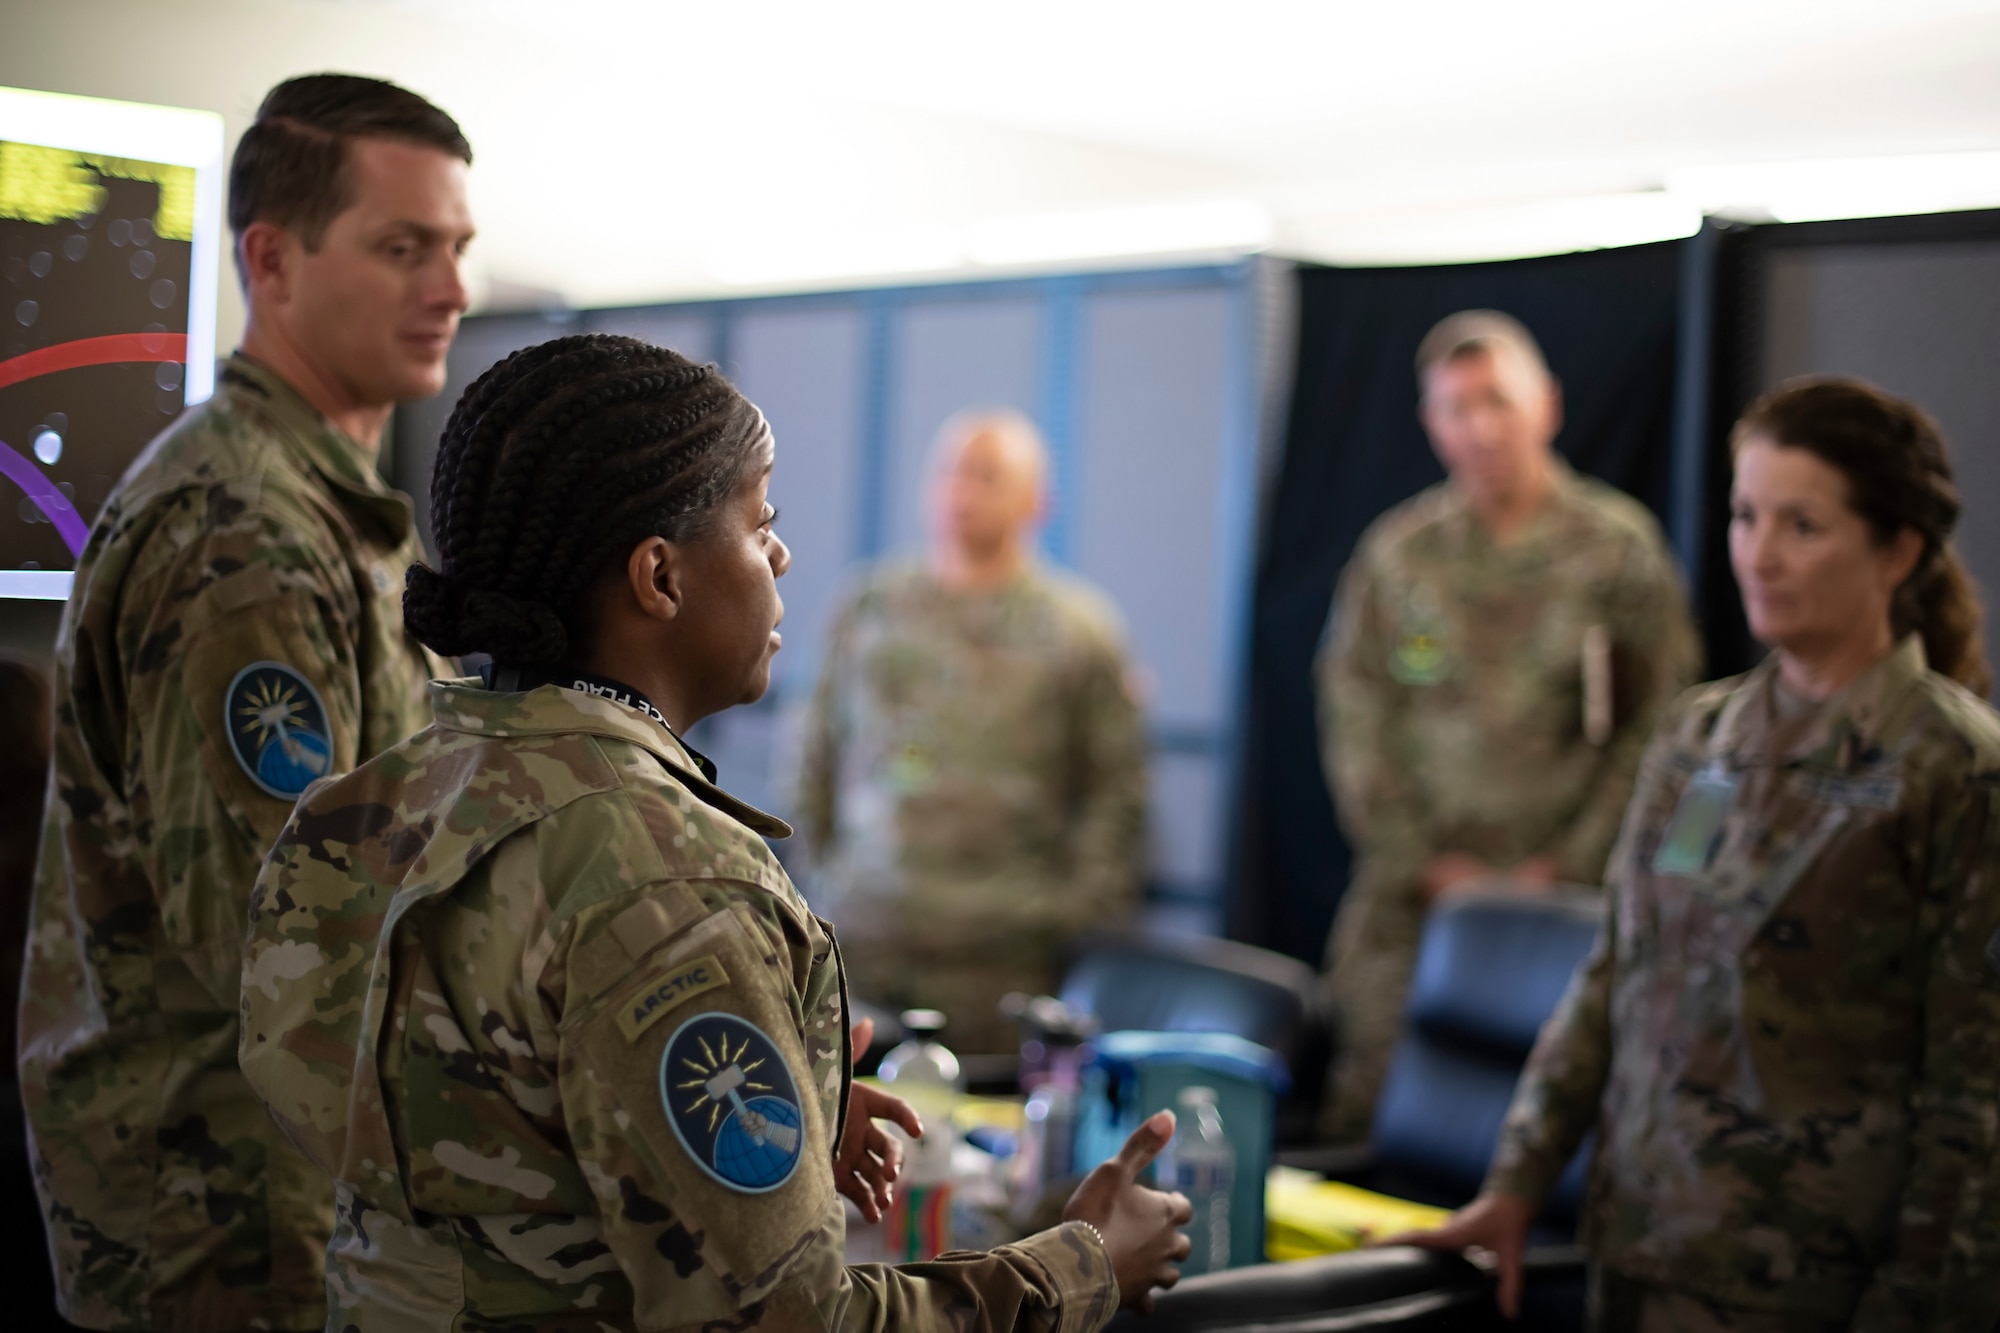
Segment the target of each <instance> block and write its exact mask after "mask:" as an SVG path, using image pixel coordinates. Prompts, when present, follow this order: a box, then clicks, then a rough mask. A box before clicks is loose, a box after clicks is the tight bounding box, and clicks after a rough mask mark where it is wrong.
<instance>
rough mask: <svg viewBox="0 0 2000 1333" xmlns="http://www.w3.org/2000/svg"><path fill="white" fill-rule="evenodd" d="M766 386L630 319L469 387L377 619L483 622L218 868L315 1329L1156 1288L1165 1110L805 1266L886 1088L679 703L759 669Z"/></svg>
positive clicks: (551, 1322) (995, 1304)
mask: <svg viewBox="0 0 2000 1333" xmlns="http://www.w3.org/2000/svg"><path fill="white" fill-rule="evenodd" d="M773 457H774V455H773V445H772V438H771V431H770V428H769V427H768V426H767V425H766V424H765V422H764V418H763V416H762V414H760V413H759V412H758V411H757V409H756V408H755V407H754V406H752V405H751V404H750V402H749V401H748V400H747V399H745V398H744V397H743V396H742V395H741V394H740V393H739V392H737V390H736V389H735V387H734V386H732V385H731V384H730V383H729V382H728V381H727V380H725V379H724V378H723V377H722V376H721V375H720V374H719V373H718V372H717V371H716V369H715V368H714V367H712V366H701V365H695V364H693V363H692V362H689V361H687V360H686V359H684V358H682V357H680V356H678V355H676V354H675V353H673V352H670V351H667V350H665V349H662V348H657V347H650V346H647V345H646V344H644V343H640V342H636V341H633V340H632V339H629V338H618V337H612V336H608V335H586V336H580V337H572V338H562V339H558V340H556V341H555V342H551V343H545V344H543V345H542V346H539V347H533V348H529V349H528V350H526V351H523V352H517V353H515V354H514V355H513V356H511V357H509V358H508V359H507V360H505V361H503V362H501V363H500V364H499V365H497V366H495V367H493V368H492V369H491V370H489V371H487V372H486V374H484V375H483V376H481V377H480V378H479V380H478V381H477V382H476V383H474V384H473V386H472V387H471V388H470V389H469V390H467V392H466V394H465V397H464V398H463V399H462V400H461V401H460V402H459V404H458V407H457V409H456V411H454V412H453V414H452V417H451V420H450V423H449V424H448V425H447V426H446V428H445V433H444V438H443V440H442V442H441V444H440V446H439V449H438V456H437V466H436V470H435V473H434V475H433V480H432V500H431V515H432V531H433V534H434V536H435V538H436V542H437V549H438V555H439V560H438V564H437V567H436V568H429V567H425V566H417V567H415V568H413V569H412V570H411V571H410V576H409V580H408V585H407V589H406V592H405V596H404V615H405V619H406V622H407V624H408V625H409V627H410V630H411V632H412V633H414V634H415V635H416V636H417V637H418V638H420V639H422V640H423V641H424V642H425V643H426V644H428V645H429V646H431V647H432V648H434V649H435V650H436V651H438V652H440V653H443V654H447V655H457V654H467V653H484V654H487V655H489V656H490V657H491V658H492V662H491V665H489V666H488V667H487V668H486V669H485V670H484V672H483V673H482V674H481V675H480V676H479V677H476V678H468V679H462V680H444V681H436V682H433V684H432V686H431V697H432V706H433V712H434V718H435V720H434V722H433V723H432V725H431V726H430V727H428V728H427V729H425V730H424V731H422V732H419V733H418V734H417V735H416V736H414V737H412V738H410V739H409V740H407V741H405V742H404V743H403V744H401V745H398V746H395V747H393V748H391V749H389V750H388V751H386V752H385V753H384V754H382V755H381V756H379V757H378V758H377V759H376V760H374V761H372V762H370V763H367V764H364V765H362V766H361V767H360V768H359V769H357V770H355V771H354V772H353V773H351V774H349V775H347V776H346V777H343V778H340V779H337V780H335V781H332V782H329V783H323V784H321V785H319V786H317V787H315V788H313V789H312V790H310V791H309V792H307V794H306V796H305V797H304V799H303V800H302V801H301V802H300V804H299V806H298V809H297V811H296V812H295V813H294V815H293V819H292V822H291V825H290V826H289V827H288V828H287V829H286V831H285V834H284V835H283V836H282V837H281V838H280V839H279V841H278V843H277V845H276V847H275V848H274V849H273V850H272V852H271V854H270V857H269V858H268V860H267V862H266V864H265V867H264V871H263V874H262V875H261V876H260V878H259V880H258V884H257V888H256V891H255V893H254V894H253V895H252V901H251V923H250V942H249V946H248V950H247V952H246V954H245V958H244V971H243V976H244V986H245V990H244V1020H243V1029H242V1030H243V1038H242V1046H241V1051H240V1055H241V1061H242V1066H243V1069H244V1072H245V1074H246V1076H247V1077H248V1078H249V1079H250V1082H251V1084H252V1085H253V1086H254V1087H256V1088H257V1090H258V1092H259V1094H260V1095H261V1096H262V1097H263V1098H264V1100H265V1101H266V1102H267V1103H269V1105H270V1108H271V1111H272V1114H273V1115H274V1116H275V1117H276V1118H277V1120H278V1122H279V1124H280V1125H281V1126H283V1127H284V1129H285V1132H286V1133H287V1134H288V1135H289V1136H290V1137H291V1139H292V1140H293V1141H294V1142H295V1143H297V1144H298V1145H299V1146H300V1148H302V1149H303V1150H304V1151H305V1153H306V1155H307V1156H308V1157H310V1158H311V1159H312V1160H313V1161H314V1162H315V1163H317V1164H318V1165H319V1166H320V1167H321V1168H322V1169H323V1170H325V1171H326V1172H327V1173H328V1174H330V1175H331V1176H332V1177H333V1179H334V1184H335V1193H336V1197H337V1199H338V1203H339V1216H340V1220H339V1223H338V1225H337V1227H336V1230H335V1233H334V1238H333V1241H332V1243H331V1244H330V1246H329V1247H328V1251H327V1262H328V1279H327V1291H328V1299H329V1302H330V1304H331V1306H332V1313H331V1314H330V1320H331V1322H330V1324H329V1326H330V1327H339V1328H353V1329H356V1330H359V1331H360V1333H370V1331H371V1330H376V1329H390V1328H394V1329H397V1330H405V1329H435V1330H438V1331H439V1333H444V1331H445V1330H449V1329H456V1328H466V1327H474V1326H477V1327H482V1328H484V1327H500V1326H503V1325H504V1326H507V1327H535V1328H545V1329H577V1330H585V1329H588V1330H598V1329H605V1328H612V1329H649V1330H651V1329H677V1328H683V1327H685V1328H699V1327H715V1326H727V1327H731V1328H757V1327H761V1328H772V1329H792V1328H847V1327H856V1328H859V1327H868V1328H880V1327H884V1326H888V1327H911V1328H929V1327H933V1326H944V1325H946V1324H949V1325H950V1326H951V1327H953V1328H960V1327H976V1328H996V1329H997V1328H1031V1329H1049V1330H1053V1329H1056V1328H1058V1327H1060V1328H1062V1329H1064V1330H1080V1331H1083V1333H1089V1331H1091V1330H1095V1329H1097V1328H1099V1327H1101V1326H1102V1325H1103V1324H1104V1322H1105V1321H1107V1320H1108V1319H1109V1318H1110V1316H1111V1315H1112V1313H1113V1312H1114V1311H1115V1310H1116V1309H1117V1308H1118V1307H1119V1306H1120V1305H1121V1304H1123V1305H1134V1306H1143V1305H1144V1304H1146V1303H1147V1302H1148V1300H1149V1299H1150V1298H1149V1295H1148V1293H1149V1292H1150V1291H1151V1290H1152V1289H1153V1288H1154V1287H1156V1286H1168V1285H1172V1283H1173V1281H1174V1278H1175V1269H1174V1268H1173V1261H1174V1260H1176V1259H1178V1258H1180V1257H1181V1256H1183V1255H1185V1254H1186V1253H1187V1244H1188V1242H1187V1239H1186V1238H1185V1237H1184V1236H1181V1235H1180V1234H1179V1233H1178V1232H1177V1230H1176V1226H1177V1225H1178V1224H1179V1223H1181V1222H1184V1221H1186V1219H1187V1217H1188V1216H1189V1209H1188V1204H1187V1201H1186V1200H1185V1199H1182V1198H1181V1197H1180V1196H1178V1195H1165V1194H1160V1193H1157V1192H1155V1191H1153V1190H1150V1189H1147V1188H1145V1187H1143V1186H1140V1185H1138V1184H1137V1183H1135V1176H1136V1174H1137V1173H1138V1171H1139V1170H1140V1169H1142V1168H1143V1166H1144V1165H1145V1163H1146V1162H1147V1161H1148V1160H1150V1158H1151V1157H1152V1155H1153V1154H1154V1153H1156V1152H1158V1150H1159V1149H1160V1148H1161V1147H1162V1146H1164V1145H1165V1143H1166V1141H1167V1139H1168V1138H1169V1137H1170V1136H1171V1134H1172V1130H1173V1125H1172V1119H1171V1117H1170V1116H1168V1115H1166V1114H1164V1113H1162V1114H1161V1115H1159V1116H1156V1117H1154V1118H1153V1119H1152V1120H1150V1121H1148V1122H1147V1123H1146V1124H1145V1125H1144V1126H1142V1127H1141V1128H1140V1130H1139V1131H1138V1132H1137V1133H1135V1134H1134V1135H1133V1137H1132V1139H1131V1141H1130V1142H1128V1143H1127V1145H1126V1147H1125V1150H1124V1151H1123V1152H1122V1153H1121V1154H1120V1155H1119V1157H1118V1158H1116V1159H1114V1160H1113V1161H1111V1162H1107V1163H1105V1164H1104V1165H1103V1166H1100V1167H1099V1168H1098V1169H1097V1170H1096V1171H1095V1172H1093V1173H1092V1174H1091V1176H1090V1177H1089V1178H1088V1179H1087V1180H1086V1181H1085V1182H1084V1184H1083V1186H1082V1188H1081V1189H1079V1190H1078V1192H1077V1194H1076V1196H1075V1197H1074V1198H1073V1199H1072V1200H1071V1202H1070V1205H1069V1209H1068V1211H1067V1212H1066V1214H1065V1217H1066V1218H1067V1219H1068V1220H1066V1221H1065V1222H1064V1223H1063V1225H1061V1226H1060V1227H1058V1228H1056V1229H1054V1230H1051V1231H1047V1232H1043V1233H1041V1234H1040V1235H1037V1236H1032V1237H1030V1238H1029V1239H1027V1240H1025V1241H1023V1242H1021V1243H1019V1244H1017V1245H1011V1246H1005V1247H1002V1248H1000V1249H998V1250H994V1251H992V1252H991V1253H988V1254H977V1255H973V1254H961V1255H952V1256H947V1257H945V1258H942V1259H939V1260H938V1261H936V1262H934V1263H930V1264H919V1265H910V1266H905V1267H902V1268H886V1267H882V1266H863V1267H855V1268H846V1267H843V1266H842V1262H841V1247H842V1242H843V1237H844V1230H845V1228H844V1220H843V1212H842V1205H841V1203H840V1201H839V1199H838V1198H837V1197H836V1194H837V1193H839V1194H845V1195H846V1196H848V1198H850V1199H851V1200H853V1201H854V1203H855V1204H856V1205H857V1206H858V1207H859V1208H860V1209H861V1210H862V1212H863V1213H864V1215H866V1216H868V1217H870V1218H871V1219H873V1218H875V1217H878V1216H879V1215H880V1213H881V1210H882V1208H883V1207H884V1206H886V1205H887V1204H888V1203H889V1202H890V1200H891V1196H892V1192H893V1189H894V1185H895V1181H896V1177H897V1174H898V1171H899V1168H900V1152H899V1150H898V1148H897V1147H896V1145H895V1141H894V1140H893V1139H891V1138H890V1137H889V1136H888V1135H887V1134H886V1133H885V1132H884V1130H883V1129H882V1128H881V1126H879V1125H878V1124H877V1123H876V1119H877V1118H878V1117H881V1118H885V1119H890V1120H894V1121H897V1122H899V1123H900V1124H901V1125H902V1126H903V1127H904V1129H905V1130H906V1131H908V1132H911V1133H920V1132H921V1126H920V1125H919V1123H918V1122H917V1119H916V1116H915V1115H914V1113H913V1112H911V1110H910V1108H909V1107H908V1106H907V1105H905V1104H903V1103H902V1102H900V1101H898V1100H897V1099H895V1098H893V1097H889V1096H887V1095H886V1094H883V1093H881V1092H879V1091H873V1090H870V1089H866V1088H863V1087H861V1086H858V1085H855V1084H853V1083H852V1082H851V1081H850V1078H849V1074H850V1072H851V1071H850V1065H851V1058H850V1057H851V1054H852V1051H853V1049H854V1048H855V1046H856V1045H857V1044H862V1043H865V1042H866V1040H867V1036H866V1033H865V1032H863V1031H861V1030H859V1029H857V1030H856V1031H855V1032H853V1033H850V1032H849V1031H848V1030H847V1027H846V1021H845V1003H846V985H845V982H844V979H843V977H842V972H841V965H840V955H839V952H838V950H837V949H836V948H835V946H834V942H833V938H832V935H831V932H830V931H829V929H828V928H827V927H826V926H825V924H824V923H823V922H821V921H820V920H819V919H818V918H816V917H814V916H813V914H812V913H811V912H810V911H809V910H807V908H806V906H805V903H804V901H803V900H802V899H801V898H800V897H799V895H798V893H797V891H796V890H795V889H794V888H793V887H792V885H791V882H790V881H789V880H788V879H787V878H786V877H785V872H784V870H783V869H782V868H781V867H780V866H779V864H778V862H777V860H776V858H775V857H774V856H773V855H772V854H771V851H770V848H769V847H768V846H767V845H766V844H765V842H764V839H765V838H775V837H783V836H785V835H786V834H787V833H789V832H790V830H789V829H787V828H786V827H785V825H784V824H783V823H781V822H780V821H778V820H776V819H773V818H772V817H771V816H769V815H766V814H763V813H762V812H760V811H757V810H754V809H752V808H751V807H749V806H747V805H745V804H743V803H742V802H740V801H738V800H736V799H735V798H734V797H732V796H730V795H729V794H728V793H727V792H725V791H723V790H722V789H721V788H720V787H718V786H717V785H716V773H715V770H714V767H713V766H712V765H711V764H709V763H708V761H707V760H705V759H703V758H702V757H701V756H700V755H699V754H697V753H695V751H694V750H692V749H690V748H689V747H688V745H687V743H686V742H685V741H683V740H682V739H681V736H682V734H683V733H684V732H685V731H686V729H687V728H688V727H689V726H690V725H692V724H693V723H694V722H696V721H697V720H699V719H700V718H702V717H705V716H708V715H709V714H711V713H715V712H718V711H720V710H722V709H725V708H729V707H731V706H733V705H736V704H739V703H748V702H752V701H754V700H756V699H757V698H759V697H760V696H761V695H762V694H763V693H764V690H765V688H766V686H767V684H768V683H769V679H770V671H771V658H772V654H774V653H775V652H777V650H778V647H779V642H780V640H779V636H778V622H779V620H780V619H781V617H782V615H783V603H782V602H781V601H780V599H779V597H778V591H777V580H778V579H779V578H780V577H781V576H782V575H783V574H784V573H785V570H786V569H787V568H788V567H789V566H790V563H791V555H790V553H789V552H788V551H787V550H786V548H785V544H784V542H782V541H781V540H779V538H778V536H777V534H776V532H775V531H774V530H773V524H774V522H775V520H776V518H777V514H776V511H775V510H773V509H772V508H771V506H770V504H769V502H768V500H767V498H766V492H767V489H768V486H769V482H770V478H771V471H772V463H773Z"/></svg>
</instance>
